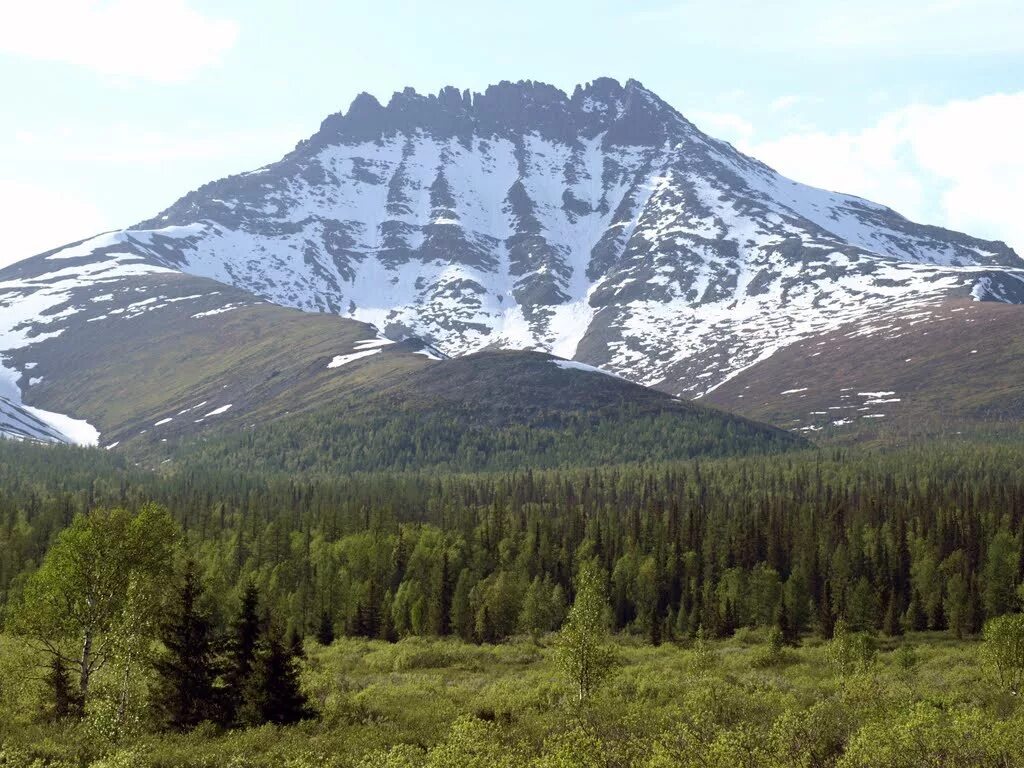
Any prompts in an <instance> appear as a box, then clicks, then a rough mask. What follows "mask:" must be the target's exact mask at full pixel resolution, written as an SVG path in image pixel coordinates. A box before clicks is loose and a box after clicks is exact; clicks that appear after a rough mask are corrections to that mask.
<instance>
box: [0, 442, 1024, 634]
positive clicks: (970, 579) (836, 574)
mask: <svg viewBox="0 0 1024 768" xmlns="http://www.w3.org/2000/svg"><path fill="white" fill-rule="evenodd" d="M3 450H11V449H8V448H7V447H6V446H4V447H3ZM18 450H20V451H28V452H29V454H31V455H30V456H29V458H28V459H27V460H25V461H19V462H3V463H0V487H2V488H3V490H2V491H0V596H2V597H0V599H2V600H3V601H4V602H5V603H7V602H10V601H12V600H16V599H17V598H18V597H19V596H20V595H21V594H22V593H23V592H24V590H25V588H26V586H25V585H26V579H27V578H28V576H29V574H31V573H33V572H34V570H35V569H36V568H37V566H38V564H39V563H40V562H41V561H42V556H43V554H44V553H45V552H46V551H47V549H48V548H49V546H50V544H51V543H52V541H53V540H54V537H55V536H56V535H57V533H58V532H59V531H60V530H62V529H64V528H65V527H66V526H67V525H68V524H69V523H70V521H71V519H72V518H73V516H74V515H75V513H77V512H81V511H85V510H88V509H90V508H93V507H96V506H97V505H101V504H115V505H118V506H122V507H124V508H126V509H129V510H138V509H141V508H142V507H144V506H145V504H146V503H147V502H149V501H157V502H159V503H161V504H163V505H165V506H166V507H167V508H169V509H171V510H172V511H173V516H174V518H175V521H176V522H177V524H178V525H179V526H180V528H181V530H182V536H183V538H184V540H185V541H186V542H187V544H188V547H189V549H190V551H191V552H192V553H193V554H192V556H193V557H194V559H195V562H196V568H197V571H198V572H199V573H200V574H201V577H202V579H203V581H204V582H205V583H206V584H207V585H209V589H210V592H211V593H212V594H213V595H214V596H216V597H215V598H214V599H213V600H212V603H213V605H212V606H211V610H212V611H213V613H214V617H215V618H216V619H217V620H218V621H220V622H221V623H224V622H226V620H227V618H226V617H227V614H228V613H229V612H230V610H231V606H232V605H235V604H237V602H238V601H239V600H240V599H241V597H242V593H243V592H244V590H245V588H246V586H247V585H250V584H252V585H255V586H256V587H257V588H258V589H259V591H260V594H261V595H262V598H263V600H264V602H265V604H266V606H267V608H268V609H269V610H270V611H271V612H272V613H273V615H274V616H276V617H277V619H278V621H279V622H280V624H281V625H282V631H284V632H286V633H287V632H295V633H297V634H299V635H305V634H307V633H316V632H320V633H323V634H324V635H327V634H338V635H340V634H345V635H353V636H364V637H374V638H383V639H389V640H391V639H399V638H401V637H405V636H409V635H439V636H443V635H447V634H452V635H456V636H459V637H462V638H464V639H466V640H472V641H477V642H486V641H496V640H501V639H503V638H505V637H508V636H510V635H512V634H517V633H542V632H546V631H549V630H551V629H553V628H556V627H557V626H559V625H560V623H561V622H562V620H563V619H564V616H565V613H566V610H567V608H568V606H569V605H570V604H571V602H572V599H573V597H574V587H573V573H574V569H575V566H576V564H577V563H578V562H579V560H580V558H581V557H587V558H593V559H594V560H595V561H596V563H597V564H598V566H599V568H600V571H601V574H602V579H603V580H604V582H605V584H606V586H607V593H608V596H609V610H610V611H611V620H612V625H613V628H614V629H615V630H617V631H625V632H631V633H637V634H642V635H645V636H647V637H648V638H649V639H650V640H651V641H652V642H655V643H657V642H662V641H664V640H667V639H671V638H684V637H693V636H695V635H696V633H697V631H698V629H700V628H703V630H704V632H705V633H706V634H707V635H708V636H728V635H729V634H731V633H732V632H734V631H735V630H737V629H738V628H740V627H745V626H759V625H761V626H777V627H778V628H779V629H780V630H781V631H782V632H783V633H784V635H785V637H786V639H787V640H788V641H790V642H793V641H795V640H796V639H798V638H799V637H800V636H801V635H803V634H805V633H808V632H815V633H819V634H821V635H822V636H825V637H829V636H831V634H832V632H833V630H834V627H835V623H836V621H838V620H839V619H843V620H844V621H845V622H846V624H847V625H848V626H849V627H850V628H851V629H852V630H853V631H858V630H862V629H864V630H872V631H883V632H886V633H888V634H899V633H900V632H903V631H906V630H907V629H911V630H920V629H933V630H948V631H950V632H952V633H955V634H957V635H967V634H973V633H976V632H977V631H978V630H979V629H980V628H981V626H982V623H983V622H984V621H985V620H987V619H990V618H993V617H996V616H999V615H1003V614H1006V613H1010V612H1014V611H1016V610H1017V609H1018V608H1019V607H1020V601H1021V594H1020V585H1021V583H1022V581H1024V546H1022V535H1021V531H1022V528H1024V526H1022V522H1024V519H1022V518H1024V478H1022V476H1021V474H1020V472H1019V467H1020V466H1021V463H1022V462H1021V460H1022V459H1024V451H1022V450H1021V449H1019V448H1015V447H1012V446H980V445H974V444H970V443H964V444H960V445H955V446H938V445H936V446H931V447H925V448H918V449H911V450H903V451H892V452H874V453H869V452H867V451H857V450H833V451H824V452H810V451H808V452H801V453H795V454H785V455H779V456H762V457H749V458H743V459H719V460H713V461H709V460H693V461H688V462H677V463H666V464H653V465H647V466H644V465H634V466H621V467H603V468H597V469H586V470H581V469H561V470H550V471H544V472H540V471H529V470H526V471H517V472H494V473H476V474H466V475H438V474H433V473H429V474H428V473H400V474H387V475H385V474H362V475H350V476H345V477H337V478H335V477H321V476H315V477H310V476H302V475H290V476H285V475H275V474H260V473H255V474H239V473H237V472H232V471H228V470H227V469H224V468H220V467H218V466H217V465H216V464H208V465H205V466H199V465H191V466H186V467H184V468H181V469H179V470H177V471H175V472H173V473H170V474H166V475H157V474H151V473H145V472H141V471H139V470H136V469H133V468H131V467H129V466H125V465H124V464H120V465H119V464H118V460H117V459H114V458H110V457H107V456H103V457H98V458H97V457H94V456H93V452H79V451H74V450H68V451H66V452H62V451H57V452H53V453H50V454H48V457H47V460H46V461H43V462H40V461H37V460H36V459H35V458H34V456H35V454H33V453H32V450H31V449H30V448H29V447H22V448H20V449H18ZM36 450H38V449H36ZM20 455H21V454H19V456H20ZM56 457H61V458H60V459H59V460H57V458H56ZM62 461H63V462H66V463H67V465H68V466H67V468H66V471H64V472H61V471H60V468H59V466H57V467H56V468H55V465H59V464H60V463H61V462H62Z"/></svg>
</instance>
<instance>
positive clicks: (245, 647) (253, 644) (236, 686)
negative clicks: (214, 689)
mask: <svg viewBox="0 0 1024 768" xmlns="http://www.w3.org/2000/svg"><path fill="white" fill-rule="evenodd" d="M259 603H260V594H259V590H258V589H257V587H256V585H255V584H252V583H251V582H250V583H249V584H248V585H246V587H245V591H244V592H243V593H242V602H241V604H240V606H239V610H238V615H237V616H236V618H235V620H234V622H233V623H232V626H231V635H230V637H229V638H228V643H229V644H228V660H227V661H228V663H227V671H226V673H225V682H226V683H227V690H226V691H225V694H226V695H225V703H224V713H223V720H224V722H225V723H227V724H232V723H234V722H235V721H236V719H237V717H238V713H239V709H240V708H241V706H242V703H243V701H244V700H245V696H246V690H247V688H248V686H249V682H250V678H251V677H252V673H253V668H254V666H255V664H256V654H257V650H258V647H259V642H260V638H261V637H262V635H263V621H262V620H261V619H260V615H259Z"/></svg>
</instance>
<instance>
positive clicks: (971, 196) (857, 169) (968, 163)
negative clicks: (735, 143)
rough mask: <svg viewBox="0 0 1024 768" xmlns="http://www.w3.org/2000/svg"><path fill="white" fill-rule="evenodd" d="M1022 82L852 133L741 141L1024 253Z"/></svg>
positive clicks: (821, 182) (819, 180)
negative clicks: (1012, 89) (1017, 89)
mask: <svg viewBox="0 0 1024 768" xmlns="http://www.w3.org/2000/svg"><path fill="white" fill-rule="evenodd" d="M1021 125H1024V92H1021V93H1014V94H993V95H989V96H984V97H981V98H977V99H972V100H962V101H952V102H949V103H947V104H943V105H938V106H932V105H914V106H909V107H906V108H904V109H900V110H896V111H894V112H890V113H888V114H885V115H883V116H882V117H880V118H879V119H878V120H877V121H875V123H874V124H873V125H871V126H870V127H868V128H866V129H864V130H862V131H859V132H856V133H826V132H821V131H812V132H803V133H794V134H790V135H786V136H783V137H781V138H779V139H775V140H771V141H757V140H747V141H743V140H741V141H740V142H739V143H740V146H741V148H742V149H743V150H744V151H745V152H747V153H749V154H751V155H753V156H755V157H757V158H758V159H760V160H762V161H764V162H766V163H768V164H769V165H771V166H773V167H774V168H776V169H777V170H778V171H780V172H781V173H784V174H786V175H787V176H790V177H792V178H794V179H796V180H798V181H802V182H805V183H808V184H814V185H815V186H819V187H825V188H827V189H832V190H837V191H841V192H848V193H852V194H855V195H859V196H861V197H865V198H868V199H870V200H874V201H876V202H879V203H883V204H885V205H889V206H891V207H893V208H895V209H896V210H897V211H899V212H900V213H903V214H904V215H906V216H907V217H909V218H912V219H916V220H918V221H924V222H926V223H929V224H939V225H941V226H946V227H949V228H952V229H957V230H962V231H965V232H968V233H970V234H973V235H977V236H979V237H987V238H991V239H997V240H1004V241H1005V242H1007V243H1008V244H1009V245H1010V246H1011V247H1014V248H1015V249H1016V250H1017V252H1018V253H1021V254H1022V255H1024V215H1022V214H1021V204H1022V202H1021V201H1024V142H1022V141H1021V138H1020V126H1021Z"/></svg>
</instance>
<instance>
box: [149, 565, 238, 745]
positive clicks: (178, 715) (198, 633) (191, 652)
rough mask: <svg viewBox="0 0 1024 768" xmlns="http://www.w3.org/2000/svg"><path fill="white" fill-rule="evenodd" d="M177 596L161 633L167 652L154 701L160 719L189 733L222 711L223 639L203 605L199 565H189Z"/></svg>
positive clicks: (161, 658) (160, 666) (159, 661)
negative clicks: (219, 640)
mask: <svg viewBox="0 0 1024 768" xmlns="http://www.w3.org/2000/svg"><path fill="white" fill-rule="evenodd" d="M183 582H184V583H183V584H182V587H181V590H180V591H179V595H178V600H177V601H175V604H174V606H173V607H172V610H171V614H170V616H169V617H168V619H167V620H166V621H165V622H164V625H163V628H162V631H161V637H160V639H161V641H162V644H163V647H164V651H163V653H162V654H161V655H160V656H158V657H157V659H156V660H155V661H154V668H155V670H156V672H157V675H158V680H157V683H156V685H155V686H154V691H153V693H152V696H151V699H152V701H153V706H154V710H155V715H156V718H157V720H158V721H159V722H161V723H163V724H164V725H165V726H166V727H168V728H172V729H174V730H179V731H184V730H189V729H191V728H195V727H196V726H197V725H199V724H200V723H202V722H204V721H211V722H213V721H216V720H218V719H219V718H220V717H221V716H222V714H223V701H222V691H221V690H220V689H219V688H218V684H217V678H218V676H219V675H220V674H221V671H222V670H221V662H220V659H219V656H218V650H219V648H218V645H219V644H218V642H217V638H216V637H215V635H214V625H213V621H212V620H211V618H210V616H209V614H208V612H207V610H206V608H205V606H204V605H203V589H202V584H201V582H200V580H199V576H198V574H197V573H196V566H195V563H194V562H192V561H190V562H189V563H188V565H187V566H186V570H185V575H184V579H183Z"/></svg>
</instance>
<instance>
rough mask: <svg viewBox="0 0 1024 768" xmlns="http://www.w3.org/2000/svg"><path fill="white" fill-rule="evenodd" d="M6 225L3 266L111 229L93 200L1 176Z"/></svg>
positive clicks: (0, 249) (0, 203)
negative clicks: (91, 201)
mask: <svg viewBox="0 0 1024 768" xmlns="http://www.w3.org/2000/svg"><path fill="white" fill-rule="evenodd" d="M0 211H3V215H4V221H5V222H9V223H10V226H7V227H5V228H4V233H3V242H2V245H0V268H3V267H6V266H7V265H8V264H13V263H14V262H16V261H20V260H21V259H25V258H28V257H29V256H34V255H35V254H37V253H42V252H43V251H47V250H49V249H51V248H56V247H57V246H59V245H63V244H64V243H67V242H71V241H74V240H81V239H82V238H83V237H88V236H89V235H94V234H96V233H98V232H102V231H104V230H107V229H110V228H111V227H110V225H109V223H108V222H107V221H106V220H105V218H104V216H103V214H102V213H101V212H100V211H99V209H98V208H96V207H95V206H94V205H92V204H91V203H89V202H87V201H84V200H81V199H79V198H77V197H76V196H75V195H72V194H69V193H67V192H64V191H61V190H57V189H51V188H49V187H45V186H42V185H39V184H32V183H25V182H18V181H9V180H4V179H0Z"/></svg>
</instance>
